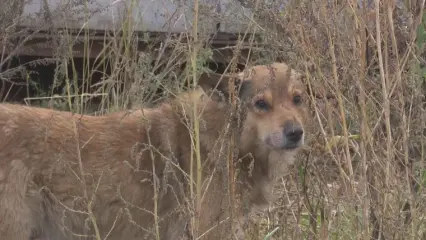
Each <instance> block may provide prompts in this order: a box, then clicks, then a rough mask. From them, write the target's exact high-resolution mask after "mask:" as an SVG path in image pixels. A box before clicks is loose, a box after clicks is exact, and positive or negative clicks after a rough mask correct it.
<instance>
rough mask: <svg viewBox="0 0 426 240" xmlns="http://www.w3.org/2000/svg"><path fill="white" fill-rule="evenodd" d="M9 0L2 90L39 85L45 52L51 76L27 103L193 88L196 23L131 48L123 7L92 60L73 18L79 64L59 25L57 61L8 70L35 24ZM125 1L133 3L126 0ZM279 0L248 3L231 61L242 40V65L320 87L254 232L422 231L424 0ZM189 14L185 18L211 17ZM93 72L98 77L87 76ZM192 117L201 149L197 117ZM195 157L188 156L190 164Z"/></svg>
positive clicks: (293, 235) (107, 107) (201, 67)
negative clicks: (304, 137)
mask: <svg viewBox="0 0 426 240" xmlns="http://www.w3.org/2000/svg"><path fill="white" fill-rule="evenodd" d="M189 1H192V0H189ZM236 1H237V0H236ZM6 2H7V3H6V5H5V6H7V7H6V8H2V10H0V11H1V12H0V36H1V45H0V46H1V47H2V53H1V58H0V70H1V71H0V79H1V80H2V82H3V84H2V89H1V91H0V94H1V97H2V99H6V100H7V99H8V98H9V97H10V93H11V90H10V89H11V88H10V86H15V87H16V86H17V85H19V84H23V85H24V86H26V85H30V86H33V87H32V89H33V90H32V91H33V92H34V89H37V88H34V86H37V85H33V84H34V83H33V79H34V73H33V72H31V70H30V69H31V68H30V66H32V65H42V64H52V63H53V64H54V66H55V74H54V81H53V83H54V84H53V85H52V86H53V87H52V88H51V89H48V91H46V89H45V90H42V92H37V94H30V93H29V90H28V94H26V100H27V102H29V103H30V104H34V102H33V101H34V100H35V99H38V100H40V102H39V103H38V104H42V105H43V104H44V106H46V107H47V106H50V107H55V108H61V109H67V110H71V111H74V112H89V113H93V112H100V113H105V112H109V111H116V110H118V109H123V108H128V107H137V106H140V105H143V106H150V105H152V104H156V103H157V102H158V101H161V99H163V98H165V97H167V96H169V95H170V94H173V93H176V92H180V91H182V90H184V89H185V88H188V87H192V86H193V85H194V84H195V83H196V79H197V76H198V75H199V74H200V73H201V72H203V71H207V69H206V63H207V61H211V56H212V53H213V52H214V50H212V49H211V48H210V47H209V42H208V41H207V39H206V38H205V35H206V34H205V33H203V28H202V27H198V28H197V24H194V25H193V29H191V30H188V33H182V34H180V36H179V37H178V38H171V37H169V38H167V40H166V41H163V45H161V46H158V45H154V44H151V43H149V44H148V47H147V48H146V50H145V51H144V52H137V51H136V47H137V43H138V41H144V39H143V37H142V36H138V35H136V34H135V30H134V29H135V26H134V23H132V21H131V18H130V17H127V16H124V18H125V19H127V21H124V23H123V24H122V26H119V27H118V28H117V29H116V31H113V32H112V33H108V34H105V36H104V39H105V40H104V47H103V49H102V51H101V54H99V55H98V56H96V58H95V59H93V58H90V57H89V52H90V51H89V50H90V48H91V45H90V44H89V43H90V41H89V38H90V34H91V33H90V32H89V31H88V29H86V28H84V27H83V28H82V29H80V31H79V32H78V36H79V37H81V39H82V40H84V43H85V44H84V52H83V53H81V54H82V56H83V58H82V61H83V63H82V67H77V66H76V63H75V58H73V56H74V52H73V50H72V46H73V45H74V44H76V43H77V42H76V41H77V40H76V39H77V38H76V35H75V34H71V32H68V30H67V29H65V30H62V32H61V33H60V34H59V33H55V32H53V34H52V35H54V36H56V35H58V36H60V37H56V38H54V39H55V41H54V42H55V43H56V45H53V46H54V49H53V50H54V53H55V54H54V57H53V59H44V60H37V61H33V62H31V63H26V64H23V65H17V66H16V67H11V66H10V65H9V64H10V63H11V61H12V60H13V58H14V57H15V56H17V54H18V52H17V51H18V50H22V48H23V46H25V45H24V44H26V43H28V42H29V41H30V39H31V36H33V35H34V34H36V33H37V31H36V32H33V33H29V32H28V31H26V30H19V29H17V28H16V26H17V23H19V18H17V17H16V15H14V14H15V13H17V12H16V11H15V10H17V11H19V9H20V8H19V7H17V6H18V5H16V4H18V2H22V1H12V0H8V1H6ZM128 2H129V9H131V4H134V3H135V1H128ZM286 2H288V3H287V4H288V5H287V7H286V8H285V10H282V9H280V8H279V7H278V6H280V4H278V3H274V4H273V6H272V7H271V6H267V5H266V3H264V2H263V1H255V0H252V1H248V3H247V5H248V6H250V7H251V8H253V9H254V10H253V11H254V12H255V13H256V15H255V16H254V17H253V18H251V19H246V21H247V22H248V23H249V24H248V25H249V26H248V30H249V31H250V32H256V33H257V34H258V35H259V36H260V37H258V38H249V41H248V45H247V44H246V45H247V46H243V42H242V41H239V42H238V43H237V44H236V46H235V47H233V48H232V51H233V52H234V55H233V56H232V59H231V61H230V62H229V65H228V66H227V68H226V71H228V72H232V71H235V70H236V64H237V62H236V61H237V59H238V56H239V54H240V53H241V52H242V49H247V48H249V49H250V50H249V51H248V52H249V58H248V60H247V62H243V64H246V65H253V64H259V63H264V62H271V61H275V60H284V61H286V62H288V63H290V64H291V65H292V66H293V67H295V68H296V69H298V70H300V71H303V72H305V73H306V74H307V75H308V76H309V77H308V79H307V84H308V85H309V86H310V88H312V89H314V90H316V91H317V92H318V91H322V92H326V93H327V94H328V98H312V99H311V102H310V104H311V110H312V121H311V122H310V124H311V125H310V136H309V143H308V149H307V150H306V151H305V152H304V153H303V154H301V155H300V164H299V165H297V166H295V168H294V171H292V172H291V174H290V175H289V177H288V178H286V179H282V182H280V183H278V184H277V188H276V193H277V194H279V195H280V196H281V199H280V201H279V202H277V203H276V204H274V205H273V206H271V208H270V212H269V213H268V214H266V215H264V216H257V217H255V218H253V219H254V220H255V221H253V224H252V227H251V228H250V229H249V230H250V233H251V235H252V236H253V239H426V227H425V226H426V222H425V221H426V191H425V186H426V168H425V163H426V160H425V159H426V156H425V155H426V153H425V152H426V148H425V146H426V145H425V142H426V138H425V135H426V123H425V119H426V97H425V92H426V61H425V59H426V47H425V46H426V31H425V29H426V14H425V12H424V11H423V10H424V9H425V1H424V0H423V1H421V0H417V1H414V0H406V1H403V2H402V1H400V2H398V6H397V7H396V6H395V3H393V2H394V1H387V2H386V1H378V0H376V1H374V2H373V3H372V6H371V8H369V9H365V8H364V9H360V8H359V7H358V6H357V4H358V2H362V1H355V0H347V1H325V0H315V1H310V0H306V1H305V0H302V1H286ZM327 2H328V3H327ZM379 2H381V3H380V5H379V6H377V5H375V4H378V3H379ZM195 3H198V1H197V0H195ZM83 5H84V4H83ZM200 9H202V6H201V7H200ZM195 12H196V13H197V14H195V17H194V20H193V22H194V23H195V22H197V19H202V18H208V17H209V16H207V15H203V14H205V13H203V11H198V10H197V11H195ZM129 16H130V14H129ZM126 17H127V18H126ZM45 24H46V26H48V25H49V21H47V20H46V22H45ZM197 33H198V34H199V35H198V37H194V38H192V37H191V36H197ZM244 34H245V33H242V35H244ZM155 48H159V49H157V50H156V51H154V50H155ZM166 49H167V51H165V50H166ZM6 50H7V51H6ZM185 62H186V63H187V64H186V66H185V67H184V68H182V66H183V64H184V63H185ZM239 63H241V62H239ZM106 69H108V71H107V70H106ZM95 73H96V74H100V76H101V77H100V80H99V79H98V80H96V81H95V80H94V79H92V78H93V77H94V74H95ZM38 84H40V83H38ZM159 89H161V92H160V91H159ZM44 99H48V100H49V101H48V102H46V101H44ZM93 106H94V107H93ZM190 126H191V127H189V129H190V130H191V131H194V134H193V137H194V139H193V140H194V151H195V152H197V151H199V147H197V143H198V141H197V129H198V126H199V123H198V122H194V123H191V124H190ZM197 149H198V150H197ZM230 154H231V153H230ZM199 156H200V155H199V154H196V155H195V158H194V159H191V161H193V164H198V165H197V166H199V164H200V161H201V159H199ZM230 159H231V160H232V159H233V157H232V155H230ZM229 166H232V164H230V165H229ZM230 173H232V171H231V172H230ZM200 174H201V172H199V171H198V172H195V173H191V177H192V179H195V185H194V186H193V185H192V184H191V186H193V187H194V188H192V187H191V193H192V194H193V196H194V198H192V199H190V202H191V204H192V206H193V208H192V209H190V211H195V212H196V209H197V207H199V201H200V199H201V198H200V197H201V195H202V193H201V192H200V185H201V183H200V179H201V176H200ZM230 179H233V178H232V174H231V175H230ZM197 180H198V181H197ZM230 189H232V188H230ZM231 196H232V194H231ZM230 200H231V201H232V198H231V199H230ZM197 217H198V216H197V215H196V214H195V215H194V219H193V221H194V222H196V218H197ZM99 238H100V236H99Z"/></svg>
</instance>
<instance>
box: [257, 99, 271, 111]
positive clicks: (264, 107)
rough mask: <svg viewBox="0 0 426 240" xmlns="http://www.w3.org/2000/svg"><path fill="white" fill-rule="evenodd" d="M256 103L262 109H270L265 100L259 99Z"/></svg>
mask: <svg viewBox="0 0 426 240" xmlns="http://www.w3.org/2000/svg"><path fill="white" fill-rule="evenodd" d="M254 105H255V106H256V107H257V108H259V109H261V110H264V111H266V110H268V107H269V106H268V104H267V103H266V102H265V101H264V100H257V101H256V102H255V103H254Z"/></svg>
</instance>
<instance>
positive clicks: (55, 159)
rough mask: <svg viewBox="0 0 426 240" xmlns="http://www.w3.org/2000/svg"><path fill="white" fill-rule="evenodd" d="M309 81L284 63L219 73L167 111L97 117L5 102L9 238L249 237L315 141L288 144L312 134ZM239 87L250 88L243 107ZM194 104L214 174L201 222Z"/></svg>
mask: <svg viewBox="0 0 426 240" xmlns="http://www.w3.org/2000/svg"><path fill="white" fill-rule="evenodd" d="M301 76H302V75H300V74H299V73H297V72H295V70H292V69H291V68H289V67H288V66H287V65H286V64H284V63H274V64H272V65H270V66H266V65H262V66H254V67H252V68H250V69H247V70H246V71H245V72H244V73H242V74H238V75H236V76H225V77H222V81H220V82H219V80H220V78H221V77H220V76H219V75H216V74H213V75H211V76H204V77H202V78H201V79H200V82H199V85H200V88H199V89H197V90H195V91H192V92H187V93H184V94H182V95H179V96H177V97H176V98H174V99H170V100H169V101H167V102H165V103H163V104H161V105H160V106H158V107H156V108H152V109H143V110H135V111H131V112H128V111H126V112H124V111H123V112H119V113H114V114H107V115H105V116H97V117H95V116H87V115H83V116H81V115H73V114H71V113H68V112H60V111H53V110H49V109H43V108H36V107H28V106H20V105H12V104H0V216H1V217H0V236H1V238H2V239H8V240H15V239H16V240H25V239H43V240H45V239H46V240H58V239H67V240H68V239H95V238H96V236H97V235H98V237H99V236H100V239H113V240H115V239H126V240H131V239H162V240H163V239H165V240H175V239H187V238H192V237H193V236H202V237H201V238H200V239H228V238H230V237H231V235H233V236H236V237H237V238H239V239H244V237H243V232H242V229H243V227H242V225H241V224H244V221H245V220H244V219H246V218H245V216H247V214H248V213H250V212H252V211H253V210H262V209H263V208H264V207H266V206H267V205H268V203H270V202H271V201H274V196H273V195H272V184H273V183H275V181H276V180H277V179H278V178H280V177H282V176H283V175H284V174H285V173H286V172H287V171H286V170H287V168H288V166H289V165H291V164H293V158H294V155H295V154H296V153H297V150H298V149H299V148H300V147H301V146H302V145H303V136H302V137H301V139H300V141H298V142H297V144H296V143H294V144H293V143H291V144H293V145H291V144H290V142H289V140H288V139H289V138H288V137H287V135H283V133H284V132H286V131H287V130H288V129H286V126H287V127H288V124H289V122H290V123H292V124H293V125H295V126H299V127H300V129H302V130H303V123H304V119H305V114H306V109H305V106H304V102H303V98H304V88H303V86H302V83H301V81H300V78H301ZM229 77H232V78H231V79H235V80H236V81H235V83H236V86H237V87H238V96H237V97H238V101H237V103H236V104H234V105H231V103H230V101H229V94H228V90H229V87H228V83H230V81H228V80H229ZM218 83H219V84H218ZM216 85H217V90H218V91H213V90H212V89H213V88H214V87H215V86H216ZM301 99H302V101H301V102H300V101H299V100H301ZM259 100H262V101H260V102H259ZM194 103H197V109H198V113H199V114H198V115H199V118H200V125H199V126H200V135H199V139H200V146H199V149H200V154H199V156H201V158H200V159H201V162H202V164H203V167H202V169H201V171H202V179H201V180H202V192H201V193H202V198H201V200H202V203H201V205H200V208H199V210H200V211H199V212H196V209H197V208H193V207H192V206H193V204H192V202H193V201H195V199H191V198H190V197H189V195H190V194H189V192H190V191H189V189H190V188H189V174H190V172H191V171H190V170H191V169H190V168H191V164H190V163H191V158H192V157H193V158H194V162H196V155H195V154H193V152H194V150H192V149H193V148H194V147H195V146H196V145H195V144H194V142H193V139H194V137H195V135H194V134H190V131H189V130H188V129H190V128H191V126H192V124H191V122H193V120H194V117H193V116H194V115H193V107H194ZM233 106H238V107H236V108H234V107H233ZM235 109H236V110H235ZM231 135H232V136H233V139H234V140H235V141H230V139H231V138H230V137H231ZM191 146H193V147H191ZM233 146H235V147H233ZM289 146H291V147H289ZM228 147H233V149H234V150H237V152H236V153H237V154H236V156H237V158H235V159H234V166H233V168H234V169H235V170H236V172H235V173H234V175H235V178H234V179H235V199H236V200H235V202H234V204H233V207H235V208H237V209H239V211H236V214H235V215H234V218H235V219H240V220H243V221H242V222H237V223H232V224H234V226H235V228H234V229H236V232H234V234H231V232H230V227H231V223H230V221H229V220H228V217H229V212H230V210H229V209H228V207H229V201H228V200H229V197H228V176H229V174H228V171H227V168H228V167H227V164H228V157H227V156H228V152H229V151H228ZM194 165H196V164H194ZM196 171H197V169H196V166H194V168H193V174H194V176H196ZM194 179H195V177H194ZM195 189H196V187H195V184H194V191H195ZM194 214H195V215H197V214H198V216H200V217H199V218H198V220H199V221H198V222H196V223H194V222H191V221H190V218H191V216H192V215H194ZM155 216H157V218H156V217H155ZM155 223H158V226H159V228H158V229H157V228H156V227H155V225H156V224H155ZM157 230H158V233H159V234H160V235H159V236H156V233H157ZM157 237H158V238H157Z"/></svg>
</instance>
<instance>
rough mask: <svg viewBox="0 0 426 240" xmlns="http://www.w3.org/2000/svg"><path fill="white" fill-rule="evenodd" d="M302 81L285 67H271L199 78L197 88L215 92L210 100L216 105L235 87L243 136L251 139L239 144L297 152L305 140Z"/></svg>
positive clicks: (284, 65)
mask: <svg viewBox="0 0 426 240" xmlns="http://www.w3.org/2000/svg"><path fill="white" fill-rule="evenodd" d="M302 77H303V75H302V74H300V73H298V72H296V71H295V70H294V69H291V68H290V67H289V66H288V65H286V64H285V63H273V64H271V65H257V66H254V67H251V68H248V69H246V70H245V71H244V72H242V73H239V74H235V75H232V76H231V75H219V74H210V75H209V76H208V77H202V78H201V79H200V82H199V85H200V86H201V87H202V88H203V89H204V91H206V92H209V93H212V89H215V90H216V91H214V92H213V94H212V96H213V98H214V99H215V100H216V101H228V100H229V99H227V98H229V92H230V91H229V90H230V86H231V85H234V86H235V89H236V91H235V92H236V94H237V96H238V98H239V100H241V103H242V104H243V106H244V108H245V109H246V116H245V120H244V122H243V124H242V126H243V132H246V133H247V134H245V135H246V136H247V137H250V138H251V139H242V141H243V142H244V141H245V142H247V145H253V144H256V145H257V146H259V145H260V146H262V147H263V148H264V149H269V150H272V151H279V152H282V151H285V152H289V151H295V150H297V149H299V148H300V147H301V146H302V145H303V144H304V139H305V128H304V121H305V117H306V113H307V110H306V109H307V108H306V105H305V100H306V98H307V96H306V93H305V88H304V86H303V83H302ZM230 80H231V81H232V82H231V81H230ZM231 83H233V84H231ZM219 98H221V100H220V99H219ZM253 137H254V138H255V139H253ZM247 147H250V146H247Z"/></svg>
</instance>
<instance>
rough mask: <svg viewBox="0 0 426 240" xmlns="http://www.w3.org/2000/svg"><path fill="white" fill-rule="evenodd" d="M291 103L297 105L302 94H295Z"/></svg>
mask: <svg viewBox="0 0 426 240" xmlns="http://www.w3.org/2000/svg"><path fill="white" fill-rule="evenodd" d="M293 103H294V104H296V105H299V104H301V103H302V96H300V95H296V96H294V97H293Z"/></svg>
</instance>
